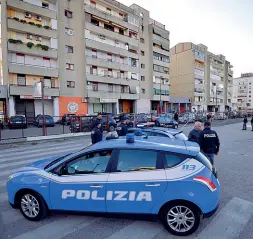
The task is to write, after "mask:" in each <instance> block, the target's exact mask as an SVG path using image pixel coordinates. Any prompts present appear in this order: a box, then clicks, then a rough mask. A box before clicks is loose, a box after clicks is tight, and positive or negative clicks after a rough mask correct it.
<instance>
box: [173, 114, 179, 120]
mask: <svg viewBox="0 0 253 239" xmlns="http://www.w3.org/2000/svg"><path fill="white" fill-rule="evenodd" d="M178 118H179V116H178V113H177V112H175V114H174V120H175V121H177V122H178Z"/></svg>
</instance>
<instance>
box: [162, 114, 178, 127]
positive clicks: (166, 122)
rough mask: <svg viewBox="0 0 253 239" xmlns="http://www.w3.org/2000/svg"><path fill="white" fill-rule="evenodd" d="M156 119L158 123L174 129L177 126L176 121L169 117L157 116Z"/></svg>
mask: <svg viewBox="0 0 253 239" xmlns="http://www.w3.org/2000/svg"><path fill="white" fill-rule="evenodd" d="M157 120H158V121H159V123H160V125H161V126H163V127H172V128H174V129H176V128H178V122H177V121H175V120H174V119H171V118H169V117H166V116H160V117H158V118H157Z"/></svg>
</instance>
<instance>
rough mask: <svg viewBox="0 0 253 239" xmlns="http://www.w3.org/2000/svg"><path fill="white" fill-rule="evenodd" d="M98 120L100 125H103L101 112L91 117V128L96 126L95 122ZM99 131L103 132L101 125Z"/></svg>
mask: <svg viewBox="0 0 253 239" xmlns="http://www.w3.org/2000/svg"><path fill="white" fill-rule="evenodd" d="M97 122H99V123H100V124H101V126H102V125H103V117H102V113H98V114H97V117H95V118H93V119H92V125H91V129H92V130H93V129H94V128H95V127H96V126H95V124H96V123H97ZM100 131H101V133H103V127H100Z"/></svg>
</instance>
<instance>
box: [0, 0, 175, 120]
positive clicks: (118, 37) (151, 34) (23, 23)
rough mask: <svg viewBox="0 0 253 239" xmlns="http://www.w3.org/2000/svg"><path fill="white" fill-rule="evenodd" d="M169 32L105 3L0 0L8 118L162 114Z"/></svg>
mask: <svg viewBox="0 0 253 239" xmlns="http://www.w3.org/2000/svg"><path fill="white" fill-rule="evenodd" d="M169 36H170V33H169V31H167V30H166V29H165V26H164V25H163V24H161V23H159V22H157V21H155V20H153V19H151V18H150V13H149V11H147V10H146V9H143V8H142V7H140V6H138V5H135V4H134V5H132V6H130V7H128V6H125V5H123V4H121V3H120V2H117V1H113V0H95V1H93V0H75V1H73V0H61V1H59V0H58V1H57V0H23V1H18V0H2V1H1V85H4V86H5V87H7V92H8V94H7V100H6V99H5V105H6V106H5V108H6V109H7V110H6V111H7V114H8V115H9V116H12V115H16V114H22V115H25V116H26V117H28V118H33V117H35V116H36V115H38V114H41V113H42V103H41V102H42V100H41V98H36V97H34V95H33V91H34V90H33V87H34V84H35V83H37V82H40V81H43V83H44V93H45V96H44V98H45V113H46V114H49V115H53V116H60V115H63V114H64V113H76V114H79V115H80V114H87V113H89V114H93V113H97V112H110V113H120V112H125V113H149V112H150V111H151V110H153V111H155V112H158V113H159V112H161V111H163V112H168V111H169V110H170V109H171V107H170V106H169V99H170V97H169V95H170V77H169V62H170V40H169Z"/></svg>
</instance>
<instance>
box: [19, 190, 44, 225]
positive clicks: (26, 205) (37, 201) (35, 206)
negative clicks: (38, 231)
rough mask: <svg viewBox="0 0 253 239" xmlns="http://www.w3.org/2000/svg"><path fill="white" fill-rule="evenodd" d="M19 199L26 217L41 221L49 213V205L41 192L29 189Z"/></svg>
mask: <svg viewBox="0 0 253 239" xmlns="http://www.w3.org/2000/svg"><path fill="white" fill-rule="evenodd" d="M19 200H20V201H19V204H20V211H21V213H22V214H23V216H24V217H25V218H26V219H28V220H30V221H39V220H41V219H42V218H44V217H45V216H46V215H47V211H48V209H47V205H46V203H45V201H44V200H43V198H42V197H41V196H40V195H39V194H37V193H34V192H29V191H27V192H25V193H23V194H22V195H21V196H20V197H19Z"/></svg>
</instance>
